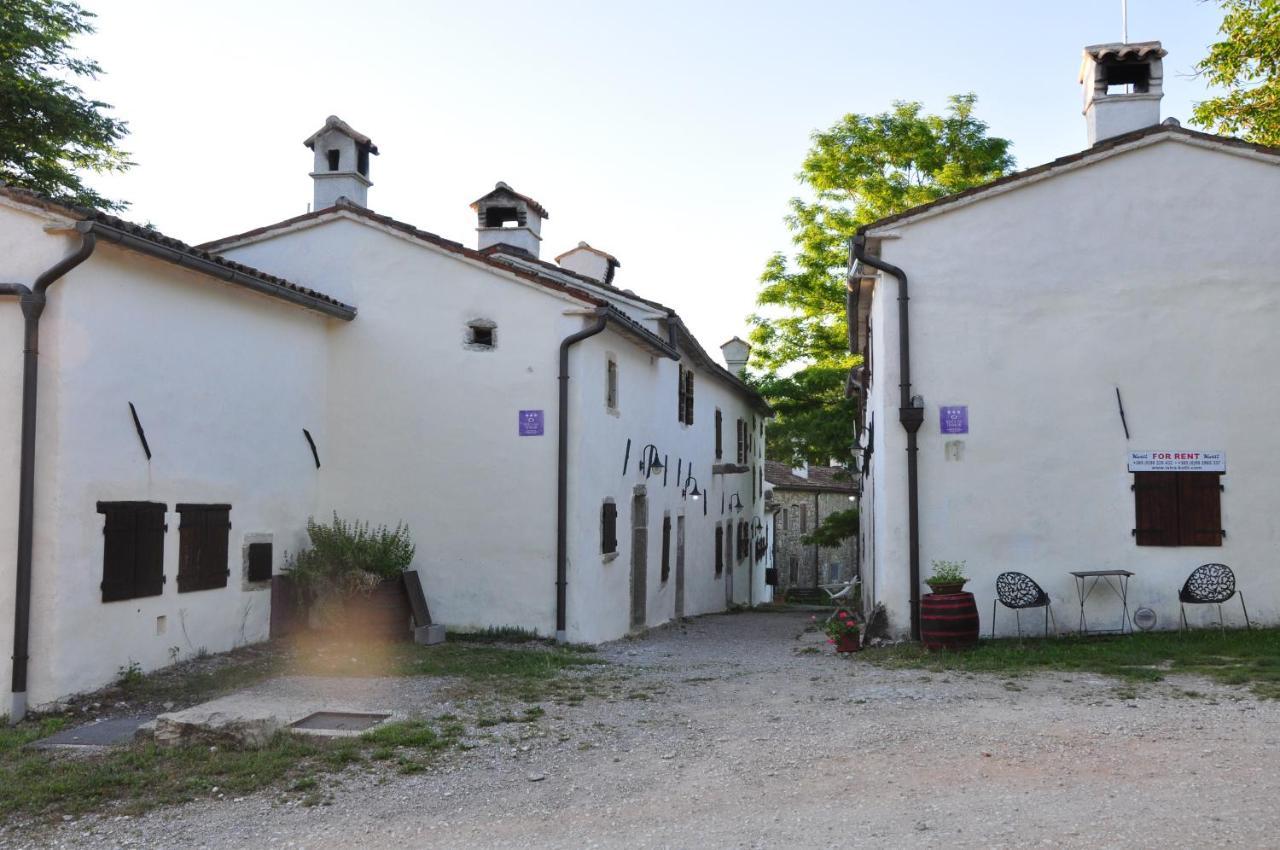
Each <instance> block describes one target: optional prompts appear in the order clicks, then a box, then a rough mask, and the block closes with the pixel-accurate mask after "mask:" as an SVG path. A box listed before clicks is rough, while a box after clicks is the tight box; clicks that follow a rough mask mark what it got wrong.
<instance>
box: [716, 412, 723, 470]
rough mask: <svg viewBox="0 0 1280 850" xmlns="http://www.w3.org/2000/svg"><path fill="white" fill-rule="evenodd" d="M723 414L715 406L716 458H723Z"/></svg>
mask: <svg viewBox="0 0 1280 850" xmlns="http://www.w3.org/2000/svg"><path fill="white" fill-rule="evenodd" d="M723 430H724V414H723V413H721V412H720V408H718V407H717V408H716V460H722V459H723V458H724V434H723Z"/></svg>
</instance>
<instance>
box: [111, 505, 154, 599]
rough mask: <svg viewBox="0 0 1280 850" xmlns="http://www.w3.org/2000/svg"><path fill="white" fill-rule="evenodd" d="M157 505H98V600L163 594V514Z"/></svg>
mask: <svg viewBox="0 0 1280 850" xmlns="http://www.w3.org/2000/svg"><path fill="white" fill-rule="evenodd" d="M167 507H168V506H167V505H164V504H161V503H158V502H99V503H98V513H100V514H102V515H103V526H102V535H103V543H102V584H101V589H102V601H103V602H117V601H119V600H122V599H136V598H139V597H143V596H159V595H160V594H161V593H163V592H164V533H165V528H166V526H165V522H164V513H165V510H166V509H167Z"/></svg>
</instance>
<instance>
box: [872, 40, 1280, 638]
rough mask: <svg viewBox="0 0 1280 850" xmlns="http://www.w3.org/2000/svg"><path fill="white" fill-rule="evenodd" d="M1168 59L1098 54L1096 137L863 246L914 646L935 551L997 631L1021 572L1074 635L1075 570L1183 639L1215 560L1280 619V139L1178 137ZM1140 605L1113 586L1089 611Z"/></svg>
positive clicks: (875, 449)
mask: <svg viewBox="0 0 1280 850" xmlns="http://www.w3.org/2000/svg"><path fill="white" fill-rule="evenodd" d="M1164 53H1165V52H1164V50H1163V49H1162V48H1161V47H1160V45H1159V43H1158V42H1147V43H1141V44H1108V45H1097V46H1094V47H1090V48H1086V51H1085V57H1084V64H1083V68H1082V72H1081V80H1082V82H1084V84H1085V101H1084V114H1085V117H1086V119H1087V121H1086V123H1087V135H1088V143H1089V146H1088V147H1086V148H1085V149H1084V150H1082V151H1080V152H1079V153H1076V154H1073V155H1071V156H1066V157H1063V158H1061V159H1058V160H1055V161H1054V162H1050V163H1047V164H1045V165H1041V166H1039V167H1036V168H1031V169H1029V170H1027V171H1022V172H1020V173H1017V174H1014V175H1011V176H1008V177H1005V178H1002V179H999V180H996V181H994V182H992V183H989V184H987V185H984V186H980V187H978V188H975V189H971V190H969V191H966V192H961V193H959V194H957V195H953V196H951V197H948V198H944V199H942V200H940V201H937V202H934V203H932V204H928V205H925V206H922V207H917V208H915V209H911V210H908V211H906V212H904V213H901V214H899V215H895V216H892V217H889V218H886V219H882V220H880V221H877V222H873V223H871V224H869V225H867V226H866V227H864V228H862V230H861V231H860V233H859V235H858V237H857V238H856V239H855V240H854V245H853V249H852V254H853V257H854V258H853V259H852V260H851V274H850V299H849V309H850V316H851V322H852V323H853V324H854V326H855V328H856V345H855V353H857V354H861V355H863V356H864V357H865V363H864V365H863V366H862V367H861V368H860V369H858V370H856V372H855V374H854V375H853V376H851V387H852V388H853V391H855V392H857V393H859V394H860V395H861V396H862V398H863V405H862V407H863V410H862V413H861V416H860V422H859V438H860V441H861V445H862V447H863V458H862V460H863V463H862V470H861V471H862V473H863V475H864V480H863V497H862V501H861V511H862V540H861V545H862V576H863V580H864V585H865V595H864V598H865V599H866V601H867V602H868V604H875V603H880V604H883V605H884V606H885V608H886V611H887V613H888V616H889V622H890V628H891V629H892V631H893V632H895V633H897V634H909V633H910V632H911V631H912V629H913V607H914V605H915V604H916V601H917V600H918V599H919V597H920V594H922V593H925V592H927V588H926V587H924V586H923V584H922V581H923V579H926V578H928V576H929V575H930V573H931V567H930V563H931V561H933V560H936V559H944V560H964V561H967V564H968V573H969V576H970V577H971V581H970V584H969V586H968V587H967V588H966V589H968V590H971V591H973V592H974V594H975V596H976V598H977V602H978V608H979V612H980V615H981V618H982V628H983V633H984V634H987V633H989V629H990V626H991V623H990V618H991V605H992V602H993V600H994V595H995V588H994V582H995V578H996V576H997V574H999V573H1000V572H1003V571H1006V570H1014V571H1019V572H1023V573H1026V574H1028V575H1030V576H1031V577H1032V578H1034V579H1035V580H1036V581H1037V582H1039V583H1040V584H1041V585H1042V586H1043V587H1044V589H1045V590H1046V591H1047V592H1048V594H1049V596H1050V598H1051V599H1052V602H1053V604H1054V608H1055V616H1056V620H1057V624H1058V627H1059V629H1060V630H1063V631H1071V630H1075V629H1077V628H1078V626H1079V605H1078V596H1077V589H1076V584H1075V579H1074V578H1073V577H1072V576H1071V575H1069V573H1070V572H1071V571H1081V570H1103V569H1123V570H1128V571H1131V572H1133V573H1134V575H1133V577H1132V579H1131V580H1130V582H1129V587H1128V607H1129V610H1130V611H1131V612H1132V611H1133V610H1134V609H1137V608H1149V609H1151V611H1152V612H1154V613H1155V615H1156V622H1155V627H1157V628H1176V627H1177V625H1178V623H1179V602H1178V591H1179V589H1180V588H1181V587H1182V585H1183V583H1184V581H1185V580H1186V579H1187V577H1188V574H1189V573H1190V572H1191V571H1192V570H1193V569H1194V568H1196V567H1197V566H1199V565H1201V564H1204V563H1211V562H1216V563H1224V564H1227V565H1228V566H1230V567H1231V568H1232V569H1233V571H1234V572H1235V575H1236V579H1237V582H1238V586H1239V588H1240V589H1241V590H1242V591H1243V593H1244V595H1245V601H1246V602H1247V604H1248V611H1249V615H1250V617H1251V618H1252V619H1253V620H1254V622H1255V623H1256V622H1258V621H1262V622H1266V623H1275V622H1277V619H1280V573H1277V571H1276V569H1275V560H1276V553H1277V552H1280V523H1278V522H1277V520H1276V517H1277V516H1280V488H1277V487H1276V482H1277V480H1280V454H1277V452H1276V451H1275V448H1274V445H1273V443H1274V440H1273V439H1272V431H1273V425H1274V423H1275V422H1276V421H1277V419H1278V418H1280V394H1277V393H1276V392H1275V391H1274V386H1273V385H1274V381H1273V380H1272V379H1271V378H1269V377H1268V369H1269V367H1270V364H1271V363H1273V362H1275V361H1276V360H1277V358H1280V336H1278V335H1277V334H1276V333H1275V328H1276V326H1277V325H1278V324H1280V239H1278V238H1277V227H1278V225H1280V206H1277V199H1280V150H1278V149H1273V148H1266V147H1260V146H1257V145H1252V144H1247V143H1244V142H1242V141H1239V140H1236V139H1230V138H1223V137H1218V136H1214V135H1209V134H1205V133H1199V132H1193V131H1190V130H1186V129H1183V128H1182V127H1180V126H1179V125H1178V124H1177V122H1176V121H1171V120H1170V121H1165V122H1163V123H1162V122H1161V121H1160V107H1159V103H1160V97H1161V93H1162V77H1163V74H1162V62H1161V59H1162V57H1163V56H1164ZM908 293H909V299H908ZM907 310H909V313H908V312H905V311H907ZM1151 453H1160V456H1163V455H1166V454H1167V455H1168V458H1163V459H1160V460H1159V464H1158V465H1155V466H1153V465H1152V464H1153V457H1156V456H1154V455H1152V454H1151ZM1192 456H1195V457H1194V458H1193V457H1192ZM913 457H914V458H915V461H916V463H915V466H916V468H915V469H914V470H912V468H911V466H912V464H911V459H912V458H913ZM1153 470H1160V471H1154V472H1153ZM913 502H914V504H913ZM1224 612H1225V615H1226V616H1225V619H1226V620H1227V622H1228V624H1229V625H1236V624H1239V625H1243V624H1244V619H1243V615H1242V611H1241V608H1240V603H1239V601H1238V600H1232V601H1231V602H1230V603H1229V604H1228V605H1227V606H1224ZM1037 613H1039V612H1037ZM1122 613H1123V612H1122V611H1121V608H1120V605H1119V603H1118V600H1116V599H1114V598H1112V597H1110V596H1109V595H1108V592H1107V590H1106V589H1105V588H1103V589H1099V590H1097V592H1096V595H1094V596H1093V597H1091V598H1090V599H1089V600H1088V603H1087V605H1086V614H1087V616H1088V618H1089V621H1090V623H1092V624H1093V625H1095V626H1104V625H1105V626H1111V627H1115V626H1117V625H1119V624H1120V621H1121V619H1122ZM1188 616H1189V618H1190V620H1191V623H1192V624H1206V623H1209V622H1211V621H1216V620H1217V617H1218V613H1217V610H1216V609H1215V608H1214V607H1213V606H1188ZM997 619H998V622H999V628H998V633H1011V632H1012V631H1013V629H1014V618H1013V616H1012V613H1011V612H1009V611H1006V610H1004V609H1001V611H1000V613H999V615H998V617H997Z"/></svg>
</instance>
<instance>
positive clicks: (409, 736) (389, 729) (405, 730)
mask: <svg viewBox="0 0 1280 850" xmlns="http://www.w3.org/2000/svg"><path fill="white" fill-rule="evenodd" d="M361 737H362V738H363V739H364V740H365V741H368V742H369V743H372V744H380V745H382V746H384V747H414V748H416V749H426V750H436V749H440V748H442V747H444V746H446V745H447V744H446V742H445V740H444V738H443V737H442V736H441V735H440V734H439V733H438V732H436V730H435V729H433V728H432V727H431V726H430V725H428V724H427V723H426V721H423V720H401V721H399V722H396V723H384V724H383V725H381V726H379V727H377V728H376V729H371V730H369V731H368V732H365V733H364V735H362V736H361Z"/></svg>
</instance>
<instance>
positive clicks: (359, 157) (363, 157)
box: [356, 145, 369, 177]
mask: <svg viewBox="0 0 1280 850" xmlns="http://www.w3.org/2000/svg"><path fill="white" fill-rule="evenodd" d="M356 171H358V172H360V174H361V176H363V177H368V176H369V149H368V148H367V147H364V146H363V145H362V146H361V147H360V149H359V150H358V151H357V152H356Z"/></svg>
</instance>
